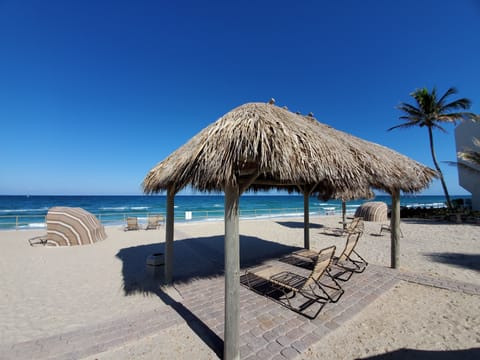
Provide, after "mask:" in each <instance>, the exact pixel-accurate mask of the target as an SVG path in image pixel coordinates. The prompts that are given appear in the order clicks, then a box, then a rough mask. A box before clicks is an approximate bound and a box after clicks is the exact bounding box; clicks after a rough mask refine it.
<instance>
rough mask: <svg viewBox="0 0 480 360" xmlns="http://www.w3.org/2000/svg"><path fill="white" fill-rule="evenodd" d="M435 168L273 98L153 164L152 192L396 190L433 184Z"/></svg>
mask: <svg viewBox="0 0 480 360" xmlns="http://www.w3.org/2000/svg"><path fill="white" fill-rule="evenodd" d="M435 176H436V173H435V171H434V170H432V169H430V168H428V167H426V166H424V165H422V164H420V163H418V162H416V161H414V160H412V159H410V158H408V157H406V156H404V155H401V154H399V153H398V152H395V151H393V150H391V149H388V148H386V147H384V146H381V145H378V144H375V143H372V142H368V141H365V140H362V139H359V138H357V137H355V136H352V135H350V134H347V133H344V132H342V131H339V130H335V129H334V128H332V127H331V126H328V125H326V124H322V123H320V122H319V121H317V120H316V119H315V118H313V117H312V116H303V115H299V114H295V113H293V112H291V111H288V110H287V109H284V108H281V107H278V106H275V105H273V104H267V103H248V104H245V105H242V106H240V107H238V108H235V109H234V110H232V111H230V112H228V113H227V114H225V115H224V116H222V117H221V118H220V119H218V120H217V121H216V122H214V123H212V124H211V125H210V126H208V127H206V128H205V129H203V130H202V131H201V132H200V133H198V134H197V135H196V136H194V137H193V138H192V139H190V140H189V141H188V142H187V143H186V144H184V145H183V146H181V147H180V148H178V149H177V150H176V151H174V152H173V153H171V154H170V155H169V156H168V157H167V158H166V159H164V160H163V161H161V162H160V163H158V164H157V165H156V166H155V167H153V168H152V169H151V170H150V171H149V172H148V174H147V175H146V177H145V179H144V181H143V190H144V192H145V193H157V192H160V191H162V190H167V189H168V188H173V189H174V190H175V192H177V191H178V190H180V189H182V188H184V187H186V186H191V187H192V188H194V189H197V190H200V191H223V190H225V186H226V185H227V184H229V185H236V184H240V185H242V184H247V189H248V190H253V191H258V190H268V189H272V188H276V189H283V190H287V191H289V192H299V187H302V188H310V189H314V190H312V191H313V192H312V194H315V193H316V194H317V195H318V196H321V197H322V198H334V197H343V196H342V194H353V195H348V196H346V197H350V196H352V197H356V196H355V195H357V193H358V192H359V190H358V189H362V190H361V193H368V191H369V190H368V189H369V188H375V189H379V190H384V191H386V192H389V193H392V192H393V191H395V190H401V191H403V192H407V193H412V192H417V191H420V190H423V189H425V188H426V187H427V186H428V185H429V184H430V182H431V181H432V179H433V178H434V177H435Z"/></svg>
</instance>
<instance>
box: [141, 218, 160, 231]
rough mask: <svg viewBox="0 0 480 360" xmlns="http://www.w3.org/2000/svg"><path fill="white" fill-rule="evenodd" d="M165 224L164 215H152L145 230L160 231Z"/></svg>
mask: <svg viewBox="0 0 480 360" xmlns="http://www.w3.org/2000/svg"><path fill="white" fill-rule="evenodd" d="M163 222H164V218H163V216H162V215H150V216H148V218H147V226H146V228H145V230H151V229H158V228H159V226H160V225H161V224H163Z"/></svg>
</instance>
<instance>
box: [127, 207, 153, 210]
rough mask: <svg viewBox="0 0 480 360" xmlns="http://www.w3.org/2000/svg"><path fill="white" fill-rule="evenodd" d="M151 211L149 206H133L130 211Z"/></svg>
mask: <svg viewBox="0 0 480 360" xmlns="http://www.w3.org/2000/svg"><path fill="white" fill-rule="evenodd" d="M147 209H150V207H149V206H132V207H131V208H130V210H147Z"/></svg>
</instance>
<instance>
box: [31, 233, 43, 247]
mask: <svg viewBox="0 0 480 360" xmlns="http://www.w3.org/2000/svg"><path fill="white" fill-rule="evenodd" d="M28 242H29V243H30V246H39V245H43V246H45V245H47V243H48V237H47V235H40V236H35V237H33V238H31V239H28Z"/></svg>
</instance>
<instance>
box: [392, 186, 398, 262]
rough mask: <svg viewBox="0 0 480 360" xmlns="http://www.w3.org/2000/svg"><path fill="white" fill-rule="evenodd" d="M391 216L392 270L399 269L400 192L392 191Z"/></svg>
mask: <svg viewBox="0 0 480 360" xmlns="http://www.w3.org/2000/svg"><path fill="white" fill-rule="evenodd" d="M391 195H392V215H391V219H390V229H391V232H390V233H391V260H390V266H391V267H392V268H393V269H398V268H399V267H400V190H398V189H397V190H394V191H392V194H391Z"/></svg>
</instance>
